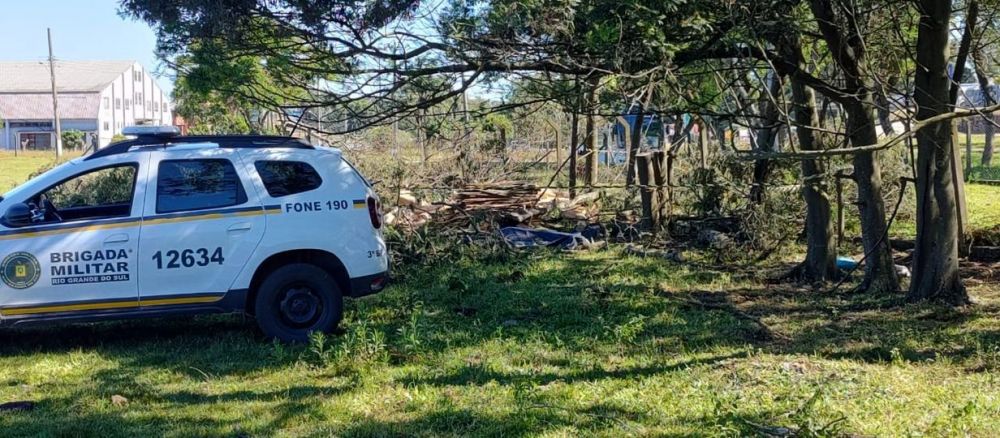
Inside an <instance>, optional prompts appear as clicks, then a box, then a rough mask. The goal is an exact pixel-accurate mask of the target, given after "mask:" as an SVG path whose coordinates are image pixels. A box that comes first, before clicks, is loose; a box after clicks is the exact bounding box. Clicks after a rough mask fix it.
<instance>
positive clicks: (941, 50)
mask: <svg viewBox="0 0 1000 438" xmlns="http://www.w3.org/2000/svg"><path fill="white" fill-rule="evenodd" d="M918 10H919V12H920V30H919V33H918V36H917V50H916V53H917V65H918V66H919V68H917V71H916V76H915V79H914V102H915V103H916V105H917V108H918V110H917V120H927V119H930V118H932V117H935V116H939V115H941V114H945V113H948V112H949V111H951V102H952V100H951V85H952V81H951V78H950V77H949V74H948V73H949V72H948V51H949V26H950V22H951V14H952V2H951V0H920V1H919V2H918ZM966 25H967V26H968V25H969V24H968V23H966ZM953 123H954V122H952V121H951V120H948V121H939V122H936V123H933V124H930V125H929V126H928V127H926V128H924V129H922V130H920V131H918V132H917V149H918V153H917V240H916V249H915V250H914V252H913V279H912V281H911V282H910V290H909V294H908V295H907V298H908V299H909V300H911V301H919V300H937V301H943V302H946V303H949V304H953V305H962V304H968V303H969V296H968V293H967V292H966V290H965V286H963V285H962V281H961V278H960V277H959V270H958V242H959V236H958V215H957V209H956V202H957V200H956V197H955V187H954V186H953V184H954V177H955V176H954V174H953V173H952V172H953V164H954V163H953V161H954V157H955V155H954V147H955V144H954V137H953V134H952V131H953V126H954V125H953Z"/></svg>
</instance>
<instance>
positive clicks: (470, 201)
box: [385, 182, 600, 228]
mask: <svg viewBox="0 0 1000 438" xmlns="http://www.w3.org/2000/svg"><path fill="white" fill-rule="evenodd" d="M599 199H600V193H598V192H591V193H587V194H582V195H580V196H577V197H576V198H575V199H570V198H569V193H568V192H566V191H565V190H555V189H539V188H538V187H536V186H534V185H532V184H525V183H518V182H509V183H495V184H490V185H489V186H486V185H469V186H465V187H462V188H459V189H455V190H454V191H453V192H452V193H451V194H450V196H449V197H448V198H447V200H446V201H444V202H439V203H428V202H425V201H423V200H420V199H418V198H417V196H415V195H414V194H413V193H412V192H411V191H409V190H402V191H400V193H399V203H398V204H399V205H397V206H396V207H393V208H392V209H390V210H389V211H388V212H387V213H386V217H385V220H386V223H388V224H392V225H397V226H403V227H407V228H417V227H420V226H422V225H424V224H426V223H428V222H431V221H432V220H433V222H434V223H438V224H448V223H454V222H456V221H460V220H464V219H466V218H468V216H469V215H470V214H484V213H485V214H489V215H494V216H496V217H499V218H501V219H502V222H506V223H509V224H529V223H531V222H533V221H537V220H539V219H541V218H543V217H545V218H550V219H555V218H562V219H570V220H583V221H589V220H592V219H594V218H595V217H596V216H597V214H598V212H599V210H600V208H599V206H598V202H597V201H598V200H599Z"/></svg>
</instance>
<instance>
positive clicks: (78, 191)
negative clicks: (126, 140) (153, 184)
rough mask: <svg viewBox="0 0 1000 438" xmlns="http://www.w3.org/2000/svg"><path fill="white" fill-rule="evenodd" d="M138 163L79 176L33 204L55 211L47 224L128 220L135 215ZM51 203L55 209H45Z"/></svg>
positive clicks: (48, 191) (47, 191)
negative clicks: (134, 197) (133, 206)
mask: <svg viewBox="0 0 1000 438" xmlns="http://www.w3.org/2000/svg"><path fill="white" fill-rule="evenodd" d="M138 168H139V166H138V165H137V164H135V163H129V164H122V165H116V166H110V167H102V168H99V169H94V170H90V171H87V172H84V173H81V174H79V175H75V176H73V177H71V178H69V179H67V180H65V181H63V182H61V183H59V184H56V185H55V186H52V187H50V188H48V189H46V190H45V191H44V192H42V193H39V194H38V195H35V196H34V197H32V199H31V201H30V203H32V204H35V205H36V207H41V208H43V209H46V210H47V209H51V208H53V207H54V211H51V212H48V211H46V213H47V216H46V218H45V220H44V222H70V221H76V220H87V219H103V218H112V217H124V216H128V215H129V214H131V212H132V198H133V196H134V195H135V177H136V171H137V170H138ZM45 201H48V202H49V203H51V206H46V205H44V202H45Z"/></svg>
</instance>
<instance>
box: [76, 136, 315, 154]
mask: <svg viewBox="0 0 1000 438" xmlns="http://www.w3.org/2000/svg"><path fill="white" fill-rule="evenodd" d="M131 134H132V135H136V138H135V139H131V140H123V141H119V142H116V143H112V144H110V145H108V146H106V147H105V148H103V149H98V150H96V151H95V152H94V153H92V154H90V155H88V156H87V158H85V159H84V160H93V159H95V158H101V157H107V156H111V155H118V154H124V153H127V152H129V151H130V150H131V149H132V148H134V147H142V146H165V147H169V146H172V145H179V144H190V143H215V144H217V145H219V147H220V148H230V149H256V148H290V149H315V148H314V147H313V146H312V145H310V144H308V143H306V142H304V141H302V140H301V139H298V138H295V137H283V136H277V135H184V136H176V134H174V135H171V133H169V132H165V131H163V130H158V131H153V132H143V133H139V132H134V131H133V132H132V133H131Z"/></svg>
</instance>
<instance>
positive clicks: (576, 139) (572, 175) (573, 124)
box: [569, 105, 580, 199]
mask: <svg viewBox="0 0 1000 438" xmlns="http://www.w3.org/2000/svg"><path fill="white" fill-rule="evenodd" d="M579 109H580V108H579V106H577V105H574V106H573V113H572V115H571V116H570V122H569V198H570V199H574V198H576V166H577V163H576V158H577V154H576V148H577V147H578V146H579V144H580V115H579V114H577V112H578V111H579Z"/></svg>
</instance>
